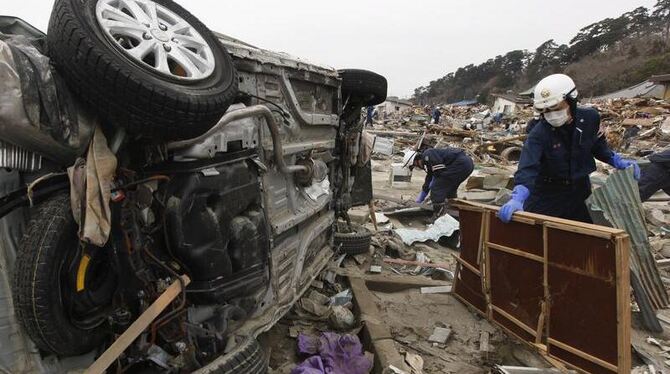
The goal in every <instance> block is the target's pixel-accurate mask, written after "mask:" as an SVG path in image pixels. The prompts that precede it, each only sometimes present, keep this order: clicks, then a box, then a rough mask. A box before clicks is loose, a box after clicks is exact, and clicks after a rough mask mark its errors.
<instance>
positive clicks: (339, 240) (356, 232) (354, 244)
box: [334, 225, 372, 256]
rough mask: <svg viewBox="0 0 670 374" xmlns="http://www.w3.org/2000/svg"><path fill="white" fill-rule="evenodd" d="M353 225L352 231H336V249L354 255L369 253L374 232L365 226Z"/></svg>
mask: <svg viewBox="0 0 670 374" xmlns="http://www.w3.org/2000/svg"><path fill="white" fill-rule="evenodd" d="M351 227H352V230H351V232H336V233H335V235H334V241H335V249H336V250H338V249H339V250H341V251H342V253H346V254H348V255H352V256H355V255H360V254H365V253H368V251H369V250H370V242H371V240H372V233H371V232H370V230H368V229H366V228H365V227H363V226H359V225H351Z"/></svg>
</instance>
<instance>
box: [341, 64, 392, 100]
mask: <svg viewBox="0 0 670 374" xmlns="http://www.w3.org/2000/svg"><path fill="white" fill-rule="evenodd" d="M339 75H340V78H341V79H342V97H343V98H344V100H346V99H347V98H349V99H350V100H352V101H354V102H356V103H358V104H360V105H362V106H374V105H379V104H381V103H383V102H384V101H386V95H387V92H388V82H387V80H386V78H384V77H383V76H381V75H379V74H377V73H373V72H371V71H367V70H358V69H344V70H340V71H339Z"/></svg>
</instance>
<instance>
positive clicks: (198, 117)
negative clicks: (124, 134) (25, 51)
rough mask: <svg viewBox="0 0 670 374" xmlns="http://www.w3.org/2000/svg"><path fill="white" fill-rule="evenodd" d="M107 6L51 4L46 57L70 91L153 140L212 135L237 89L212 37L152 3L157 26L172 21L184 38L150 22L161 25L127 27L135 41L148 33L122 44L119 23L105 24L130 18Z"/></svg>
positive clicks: (167, 5) (166, 3) (163, 2)
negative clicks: (108, 8)
mask: <svg viewBox="0 0 670 374" xmlns="http://www.w3.org/2000/svg"><path fill="white" fill-rule="evenodd" d="M105 1H107V0H90V1H81V0H56V2H55V4H54V7H53V11H52V14H51V20H50V22H49V30H48V35H47V41H48V46H49V55H50V57H51V59H52V60H53V62H54V64H55V66H56V70H57V71H58V72H59V73H61V74H62V75H63V76H64V77H65V78H66V80H67V81H68V84H69V87H70V88H71V89H72V90H73V91H74V92H75V93H76V94H77V95H78V96H79V97H80V98H82V99H83V100H84V101H85V102H87V103H88V104H89V105H91V106H92V107H93V108H94V109H96V110H97V111H98V112H99V114H100V115H101V116H102V117H104V119H106V120H107V121H109V122H111V123H112V124H114V125H117V126H123V127H125V128H126V129H127V130H128V132H129V133H131V134H134V135H141V136H144V137H145V138H149V139H150V140H155V141H170V140H183V139H190V138H194V137H196V136H199V135H201V134H203V133H205V132H206V131H207V130H209V129H210V128H211V127H213V126H214V125H215V124H216V123H217V122H218V120H219V119H220V118H221V116H222V115H223V114H224V113H225V112H226V110H227V109H228V107H229V105H230V104H231V103H232V102H233V100H234V99H235V96H236V94H237V88H238V81H237V73H236V70H235V67H234V66H233V62H232V58H231V57H230V55H229V54H228V53H227V52H226V50H225V49H224V47H223V45H222V44H221V43H220V42H219V41H218V39H217V38H216V37H215V36H214V35H213V33H212V32H211V31H209V29H207V27H206V26H205V25H203V24H202V23H201V22H200V21H198V19H197V18H196V17H194V16H193V15H191V14H190V13H189V12H188V11H186V10H185V9H184V8H182V7H181V6H179V5H178V4H176V3H174V2H173V1H171V0H152V1H151V2H149V3H148V4H150V5H152V4H153V5H156V6H157V7H159V8H158V9H159V10H160V11H159V12H158V13H155V14H159V15H161V16H156V19H159V18H160V17H164V18H166V17H168V16H165V14H169V17H173V18H170V19H173V20H174V19H181V20H182V21H184V22H185V23H184V24H186V26H187V27H188V29H187V31H179V30H183V29H184V27H183V26H182V27H181V28H180V27H178V26H177V25H180V23H176V24H174V25H173V24H170V26H169V27H170V28H169V29H168V26H166V25H165V23H168V24H169V22H167V21H165V22H163V21H160V22H159V21H155V22H154V21H151V22H153V23H154V24H156V25H160V26H155V27H154V26H151V23H149V22H146V23H144V24H141V25H140V24H137V25H139V26H137V25H136V24H134V23H133V22H134V21H124V22H127V23H128V22H130V24H131V25H132V26H131V27H130V28H128V27H127V26H124V27H126V29H123V30H130V31H123V32H125V33H128V34H139V33H141V32H142V30H139V31H138V30H136V28H138V27H146V28H147V30H148V31H144V32H143V34H141V35H142V37H139V36H138V35H134V36H122V35H121V34H118V33H119V32H121V31H118V29H117V28H118V27H120V26H113V25H115V24H114V23H113V22H118V21H114V20H112V21H109V20H108V19H104V17H117V18H118V17H124V16H123V15H124V14H126V15H131V16H132V13H131V12H130V11H129V10H127V9H126V8H120V9H121V10H120V11H119V10H118V9H116V8H115V9H116V10H115V11H114V13H112V12H111V11H109V10H107V8H104V9H103V8H102V7H103V5H104V6H108V5H109V4H108V3H106V2H105ZM131 2H132V1H131ZM98 4H101V5H100V8H96V7H97V6H98ZM112 4H116V3H112ZM118 4H121V3H118ZM142 4H147V3H142ZM114 6H118V7H123V6H125V5H114ZM133 9H137V8H136V7H135V8H133ZM141 9H144V8H141ZM164 9H167V11H165V10H164ZM117 11H118V12H120V13H121V16H119V15H118V14H119V13H118V12H117ZM96 12H97V13H96ZM148 12H149V11H146V12H145V13H144V15H141V13H142V12H137V11H136V13H137V15H135V16H132V17H130V18H133V17H135V18H137V19H142V20H143V19H144V18H143V17H147V13H148ZM168 12H170V13H168ZM110 14H112V16H110ZM99 17H102V18H99ZM175 17H177V18H175ZM99 19H102V20H99ZM135 21H137V20H135ZM175 22H176V21H175ZM103 24H104V26H103ZM110 25H111V26H110ZM182 25H183V24H182ZM114 27H117V28H114ZM159 27H165V28H166V30H167V31H164V32H163V31H162V29H160V30H159V29H158V28H159ZM178 29H179V30H178ZM181 32H186V33H188V35H182V34H180V33H181ZM193 35H195V36H193ZM186 37H189V38H191V39H185V38H186ZM146 38H150V39H146ZM194 41H195V42H194ZM196 42H197V43H199V44H193V43H196ZM142 43H146V44H142ZM161 43H162V44H161ZM189 43H191V44H189ZM133 45H135V46H134V47H132V46H133ZM145 45H146V46H151V48H146V49H145V48H144V46H145ZM161 45H162V46H163V48H162V49H161V48H160V46H161ZM194 45H195V46H196V47H194ZM140 47H142V48H141V49H138V48H140ZM168 49H169V51H168ZM187 50H188V51H190V54H189V52H186V51H187ZM130 51H133V52H132V53H131V52H130ZM134 54H135V55H136V56H135V55H134ZM173 55H174V57H173ZM142 56H144V57H142ZM198 56H199V58H200V59H199V60H198ZM203 56H204V57H203ZM140 57H142V58H143V60H141V59H140ZM159 61H161V62H164V63H160V62H159ZM179 61H181V62H179ZM194 61H195V62H194ZM196 62H197V63H196ZM150 65H151V66H150Z"/></svg>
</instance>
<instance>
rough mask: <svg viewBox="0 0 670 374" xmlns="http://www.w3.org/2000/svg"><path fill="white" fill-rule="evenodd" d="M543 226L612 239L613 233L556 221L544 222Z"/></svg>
mask: <svg viewBox="0 0 670 374" xmlns="http://www.w3.org/2000/svg"><path fill="white" fill-rule="evenodd" d="M544 226H545V227H551V228H552V229H557V230H563V231H569V232H575V233H578V234H584V235H588V236H595V237H597V238H603V239H612V236H613V235H614V234H612V233H611V232H602V231H600V230H594V229H592V228H588V227H580V226H572V225H565V224H562V223H557V222H544Z"/></svg>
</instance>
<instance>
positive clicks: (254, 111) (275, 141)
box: [168, 105, 310, 174]
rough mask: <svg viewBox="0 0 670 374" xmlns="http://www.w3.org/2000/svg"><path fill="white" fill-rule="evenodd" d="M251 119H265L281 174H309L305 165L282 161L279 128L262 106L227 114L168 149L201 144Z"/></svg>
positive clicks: (169, 145) (270, 112)
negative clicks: (196, 135) (231, 126)
mask: <svg viewBox="0 0 670 374" xmlns="http://www.w3.org/2000/svg"><path fill="white" fill-rule="evenodd" d="M251 117H263V118H264V119H265V124H266V125H267V126H268V129H269V130H270V135H271V136H272V148H273V149H274V155H275V162H276V163H277V166H278V167H279V170H280V171H281V172H282V173H284V174H293V173H299V172H300V173H309V172H310V170H309V168H308V167H307V166H305V165H293V166H288V165H286V162H285V161H284V147H283V146H282V143H281V139H280V138H279V126H278V125H277V121H276V120H275V117H274V115H273V114H272V111H271V110H270V109H268V107H266V106H264V105H254V106H250V107H248V108H244V109H238V110H233V111H231V112H228V113H226V114H225V115H224V116H223V117H221V120H219V123H217V124H216V125H215V126H214V127H212V128H211V129H210V130H209V131H207V132H206V133H204V134H202V135H200V136H198V137H196V138H193V139H188V140H182V141H178V142H172V143H169V144H168V149H169V150H174V149H181V148H186V147H189V146H192V145H195V144H198V143H201V142H202V141H204V140H205V139H207V138H209V137H210V136H212V135H214V134H216V133H217V132H219V131H221V129H222V128H224V127H225V126H227V125H228V124H229V123H231V122H234V121H238V120H241V119H245V118H251Z"/></svg>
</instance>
